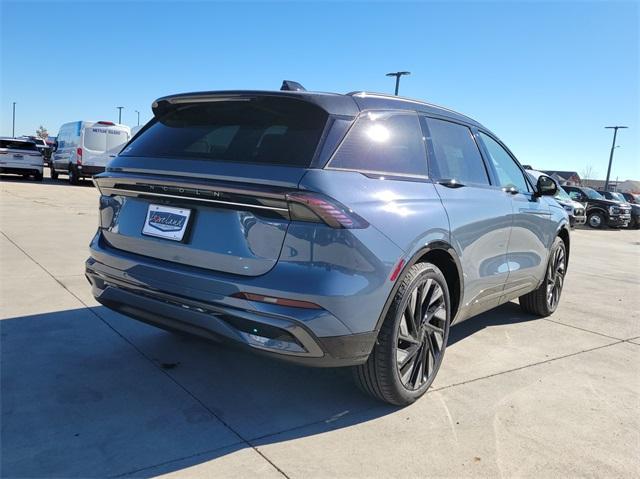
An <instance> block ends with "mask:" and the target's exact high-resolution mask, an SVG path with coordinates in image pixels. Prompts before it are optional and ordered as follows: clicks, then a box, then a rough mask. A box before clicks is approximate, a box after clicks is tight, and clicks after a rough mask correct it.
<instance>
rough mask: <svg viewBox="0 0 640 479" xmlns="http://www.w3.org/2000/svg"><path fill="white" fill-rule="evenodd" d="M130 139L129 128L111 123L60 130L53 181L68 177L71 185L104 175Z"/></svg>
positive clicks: (82, 123) (78, 123)
mask: <svg viewBox="0 0 640 479" xmlns="http://www.w3.org/2000/svg"><path fill="white" fill-rule="evenodd" d="M130 138H131V130H130V129H129V127H128V126H126V125H120V124H117V123H113V122H110V121H74V122H71V123H65V124H64V125H62V126H61V127H60V131H59V132H58V137H57V140H56V143H55V144H54V150H55V151H54V153H53V155H52V158H51V178H53V179H56V178H57V177H58V175H59V174H65V175H69V183H71V184H74V185H75V184H77V183H78V181H79V180H80V179H81V178H87V177H91V176H93V175H97V174H98V173H102V172H103V171H104V170H105V168H106V166H107V163H108V162H109V160H110V159H111V158H113V157H115V156H116V155H117V154H118V153H120V150H121V149H122V147H123V146H124V145H125V144H126V143H127V142H128V141H129V139H130Z"/></svg>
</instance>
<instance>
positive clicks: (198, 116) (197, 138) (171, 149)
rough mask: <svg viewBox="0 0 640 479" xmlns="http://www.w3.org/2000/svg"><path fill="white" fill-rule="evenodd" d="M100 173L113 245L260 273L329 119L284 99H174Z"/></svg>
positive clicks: (271, 261)
mask: <svg viewBox="0 0 640 479" xmlns="http://www.w3.org/2000/svg"><path fill="white" fill-rule="evenodd" d="M154 113H155V118H154V119H153V120H152V121H151V122H150V123H149V124H147V125H146V126H145V128H144V129H143V130H142V131H141V132H140V133H139V134H138V135H137V136H136V137H135V138H134V139H133V141H132V142H131V143H129V144H128V145H127V146H126V147H125V148H124V150H123V151H122V152H121V154H120V155H119V156H118V157H117V158H115V159H114V160H113V161H112V162H111V163H110V165H109V168H108V170H107V172H105V173H103V174H102V175H99V176H97V177H95V178H94V180H95V182H96V184H97V185H98V186H99V188H100V189H101V192H102V194H103V196H102V199H101V227H102V231H103V237H104V239H105V240H106V241H107V243H108V244H109V245H110V246H111V247H114V248H118V249H120V250H124V251H129V252H132V253H136V254H139V255H144V256H147V257H152V258H157V259H161V260H166V261H170V262H174V263H179V264H183V265H188V266H195V267H199V268H205V269H209V270H215V271H220V272H224V273H232V274H238V275H244V276H257V275H260V274H264V273H266V272H267V271H269V270H270V269H271V268H273V266H274V265H275V264H276V262H277V260H278V257H279V255H280V250H281V249H282V244H283V241H284V238H285V235H286V232H287V227H288V225H289V222H290V215H289V208H288V199H287V194H288V193H290V192H291V191H292V190H295V189H296V188H297V187H298V183H299V182H300V179H301V178H302V176H303V175H304V174H305V172H306V170H307V168H308V167H309V166H310V165H311V164H312V162H313V159H314V156H315V155H316V151H317V150H318V145H319V144H320V142H321V138H322V137H323V132H324V130H325V127H326V125H327V119H328V117H329V115H328V113H327V111H325V110H324V109H323V108H321V107H319V106H318V105H316V104H314V103H311V102H308V101H302V100H300V99H297V98H292V97H286V96H277V95H275V96H269V95H249V96H246V95H241V96H233V97H225V96H219V95H213V96H207V97H204V98H203V97H193V98H191V97H187V98H184V97H177V99H176V98H172V99H170V100H162V101H160V100H159V101H158V102H156V103H155V104H154Z"/></svg>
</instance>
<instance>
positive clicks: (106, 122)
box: [97, 121, 115, 126]
mask: <svg viewBox="0 0 640 479" xmlns="http://www.w3.org/2000/svg"><path fill="white" fill-rule="evenodd" d="M97 124H98V125H108V126H115V123H114V122H112V121H98V122H97Z"/></svg>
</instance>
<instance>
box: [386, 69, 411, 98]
mask: <svg viewBox="0 0 640 479" xmlns="http://www.w3.org/2000/svg"><path fill="white" fill-rule="evenodd" d="M403 75H411V72H390V73H387V76H388V77H396V96H398V89H399V88H400V77H401V76H403Z"/></svg>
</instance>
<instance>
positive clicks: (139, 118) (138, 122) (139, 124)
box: [133, 110, 140, 126]
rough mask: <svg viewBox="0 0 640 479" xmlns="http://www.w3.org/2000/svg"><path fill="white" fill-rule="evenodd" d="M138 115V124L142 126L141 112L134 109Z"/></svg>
mask: <svg viewBox="0 0 640 479" xmlns="http://www.w3.org/2000/svg"><path fill="white" fill-rule="evenodd" d="M133 111H135V112H136V114H137V115H138V126H140V112H139V111H138V110H133Z"/></svg>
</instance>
